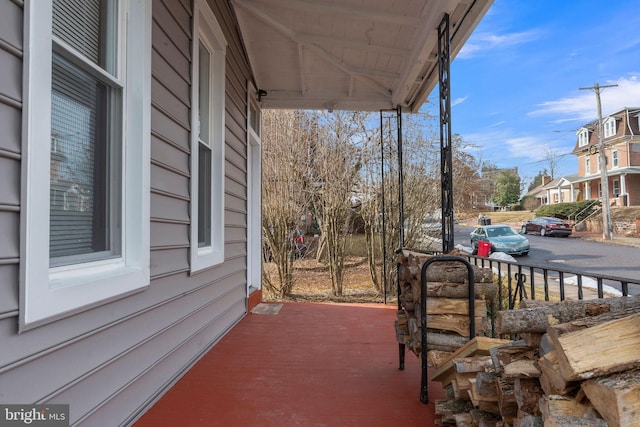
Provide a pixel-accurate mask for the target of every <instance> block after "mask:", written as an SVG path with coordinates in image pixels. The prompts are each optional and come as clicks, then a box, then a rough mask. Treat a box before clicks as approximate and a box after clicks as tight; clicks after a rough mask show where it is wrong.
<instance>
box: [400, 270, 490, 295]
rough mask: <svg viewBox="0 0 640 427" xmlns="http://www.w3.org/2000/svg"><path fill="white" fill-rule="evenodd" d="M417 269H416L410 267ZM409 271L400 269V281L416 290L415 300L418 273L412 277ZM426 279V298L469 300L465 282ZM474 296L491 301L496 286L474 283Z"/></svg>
mask: <svg viewBox="0 0 640 427" xmlns="http://www.w3.org/2000/svg"><path fill="white" fill-rule="evenodd" d="M411 268H416V269H417V268H418V267H411ZM411 273H412V271H410V269H404V268H402V269H400V281H401V282H402V283H403V284H404V286H407V285H410V286H412V287H415V288H416V292H418V293H416V294H414V297H415V298H416V299H417V298H418V297H419V296H420V293H419V292H420V287H421V283H420V276H419V273H418V275H416V276H413V275H412V274H411ZM427 279H429V280H428V281H427V297H434V298H438V297H442V298H469V284H468V283H467V280H465V281H463V282H439V281H434V280H431V279H430V277H429V276H428V277H427ZM473 289H474V296H475V298H478V299H487V300H492V299H493V298H495V296H496V294H497V293H498V285H496V284H495V283H493V282H475V283H474V287H473Z"/></svg>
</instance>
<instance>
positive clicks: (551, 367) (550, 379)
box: [538, 351, 578, 395]
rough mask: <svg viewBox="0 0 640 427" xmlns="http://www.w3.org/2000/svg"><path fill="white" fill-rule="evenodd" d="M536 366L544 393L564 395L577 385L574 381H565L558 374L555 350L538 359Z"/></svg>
mask: <svg viewBox="0 0 640 427" xmlns="http://www.w3.org/2000/svg"><path fill="white" fill-rule="evenodd" d="M538 367H539V368H540V371H541V375H540V385H541V386H542V389H543V390H544V392H545V394H547V395H566V394H568V393H570V392H571V391H572V390H575V389H576V388H577V387H578V385H577V384H576V383H570V382H567V381H566V380H565V379H564V378H563V377H562V375H561V374H560V368H559V367H558V357H557V354H556V352H555V351H550V352H549V353H547V354H545V355H544V356H542V357H541V358H540V359H538Z"/></svg>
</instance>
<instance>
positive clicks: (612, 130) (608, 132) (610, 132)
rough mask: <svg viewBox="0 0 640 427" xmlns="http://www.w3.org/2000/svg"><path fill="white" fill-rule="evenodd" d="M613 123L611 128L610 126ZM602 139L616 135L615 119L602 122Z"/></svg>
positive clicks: (610, 118)
mask: <svg viewBox="0 0 640 427" xmlns="http://www.w3.org/2000/svg"><path fill="white" fill-rule="evenodd" d="M612 122H613V126H610V125H611V123H612ZM603 125H604V126H603V127H604V137H605V138H609V137H611V136H615V134H616V119H615V117H609V118H607V119H606V120H605V121H604V124H603Z"/></svg>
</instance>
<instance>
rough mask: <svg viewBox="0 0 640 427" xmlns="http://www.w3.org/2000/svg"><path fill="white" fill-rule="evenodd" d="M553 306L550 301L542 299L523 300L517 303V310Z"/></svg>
mask: <svg viewBox="0 0 640 427" xmlns="http://www.w3.org/2000/svg"><path fill="white" fill-rule="evenodd" d="M551 304H555V302H552V301H545V300H543V299H526V298H525V299H523V300H521V301H520V302H519V303H518V308H534V307H542V306H545V305H551Z"/></svg>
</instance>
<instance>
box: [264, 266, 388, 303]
mask: <svg viewBox="0 0 640 427" xmlns="http://www.w3.org/2000/svg"><path fill="white" fill-rule="evenodd" d="M294 267H295V271H294V285H293V291H292V292H291V295H290V297H289V298H286V300H288V301H308V302H344V303H372V302H382V301H383V295H382V294H381V293H380V292H378V291H377V290H376V289H375V287H374V286H373V282H372V281H371V276H370V275H369V266H368V264H367V260H366V258H363V257H349V258H348V259H347V266H346V268H345V274H344V284H343V295H342V296H334V295H333V292H332V288H331V277H330V275H329V267H328V266H326V265H324V264H322V263H318V262H316V261H315V260H314V259H303V260H297V261H296V262H295V263H294ZM264 268H265V272H267V273H271V272H273V271H274V270H275V265H274V264H272V263H266V264H265V265H264ZM272 277H274V276H273V275H272ZM263 299H264V300H265V301H278V300H279V299H278V298H277V297H274V296H273V295H263ZM387 301H389V298H388V299H387Z"/></svg>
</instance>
